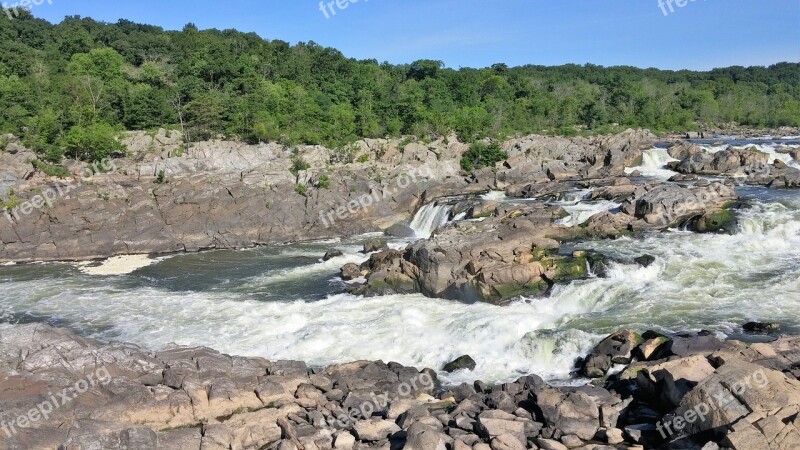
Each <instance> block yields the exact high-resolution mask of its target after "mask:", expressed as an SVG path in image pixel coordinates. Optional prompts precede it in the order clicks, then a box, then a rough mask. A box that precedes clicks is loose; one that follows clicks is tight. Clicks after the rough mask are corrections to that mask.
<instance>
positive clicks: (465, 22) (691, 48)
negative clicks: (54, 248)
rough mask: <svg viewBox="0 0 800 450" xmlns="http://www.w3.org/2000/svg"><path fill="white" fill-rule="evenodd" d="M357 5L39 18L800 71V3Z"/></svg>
mask: <svg viewBox="0 0 800 450" xmlns="http://www.w3.org/2000/svg"><path fill="white" fill-rule="evenodd" d="M5 1H7V2H8V1H9V0H5ZM16 1H17V0H11V2H10V3H13V2H16ZM329 1H330V0H325V2H326V3H327V2H329ZM352 1H353V0H347V1H345V0H339V2H340V4H343V5H347V8H346V9H340V8H338V7H337V6H336V4H335V3H333V4H332V8H333V10H334V11H335V12H336V14H335V15H333V14H332V12H331V9H330V8H329V7H325V12H324V13H323V12H322V11H321V10H320V2H319V0H217V1H211V0H44V3H43V4H41V5H39V6H34V7H33V9H32V12H33V14H34V15H36V16H38V17H42V18H44V19H47V20H49V21H51V22H59V21H61V19H63V18H64V16H66V15H80V16H88V17H92V18H94V19H97V20H102V21H106V22H116V21H117V20H118V19H120V18H125V19H129V20H132V21H134V22H140V23H147V24H152V25H158V26H161V27H164V28H166V29H178V30H179V29H181V28H183V25H184V24H186V23H188V22H193V23H195V24H196V25H197V26H198V27H199V28H201V29H205V28H219V29H226V28H235V29H237V30H240V31H246V32H250V31H254V32H256V33H258V34H259V35H260V36H262V37H265V38H268V39H281V40H284V41H288V42H291V43H296V42H298V41H315V42H316V43H318V44H321V45H324V46H330V47H335V48H337V49H339V50H341V51H342V52H343V53H344V54H345V55H346V56H349V57H354V58H359V59H377V60H378V61H389V62H391V63H407V62H412V61H414V60H417V59H437V60H442V61H444V63H445V64H446V65H447V66H449V67H454V68H458V67H485V66H489V65H491V64H494V63H499V62H503V63H506V64H508V65H512V66H516V65H522V64H541V65H558V64H565V63H577V64H584V63H593V64H599V65H605V66H610V65H632V66H638V67H658V68H664V69H682V68H687V69H710V68H713V67H722V66H731V65H769V64H773V63H776V62H780V61H792V62H800V0H670V1H669V3H671V4H672V7H671V8H670V6H669V5H668V4H667V0H661V1H662V2H663V8H662V7H661V6H659V0H359V1H358V2H356V3H351V2H352ZM678 2H680V3H681V4H683V6H679V5H678V4H677V3H678ZM665 12H666V14H665ZM326 14H327V18H326Z"/></svg>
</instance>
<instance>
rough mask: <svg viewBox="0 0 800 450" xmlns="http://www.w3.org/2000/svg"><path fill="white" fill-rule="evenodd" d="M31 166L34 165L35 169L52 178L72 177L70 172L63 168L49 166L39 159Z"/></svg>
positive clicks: (53, 165)
mask: <svg viewBox="0 0 800 450" xmlns="http://www.w3.org/2000/svg"><path fill="white" fill-rule="evenodd" d="M31 164H33V168H34V169H36V170H38V171H39V172H42V173H43V174H45V175H47V176H50V177H58V178H67V177H69V176H70V173H69V170H67V169H66V168H65V167H63V166H58V165H55V164H47V163H46V162H44V161H42V160H39V159H34V160H33V161H31Z"/></svg>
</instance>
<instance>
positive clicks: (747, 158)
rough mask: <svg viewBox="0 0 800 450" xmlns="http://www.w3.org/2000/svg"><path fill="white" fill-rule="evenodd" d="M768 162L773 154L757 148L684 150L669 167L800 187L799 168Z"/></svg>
mask: <svg viewBox="0 0 800 450" xmlns="http://www.w3.org/2000/svg"><path fill="white" fill-rule="evenodd" d="M682 154H683V153H682ZM769 161H770V156H769V155H768V154H766V153H763V152H761V151H759V150H758V149H757V148H755V147H751V148H748V149H737V148H728V149H726V150H722V151H719V152H716V153H706V152H700V153H691V152H689V153H685V156H684V157H683V158H682V160H681V161H677V162H673V163H670V167H671V168H672V169H673V170H675V171H677V172H679V173H681V174H687V175H694V174H698V175H719V176H728V177H732V178H735V179H736V180H737V181H739V182H742V183H745V184H750V185H757V186H768V187H774V188H793V187H800V170H798V169H796V168H794V167H791V166H788V165H786V164H785V163H784V162H783V161H781V160H775V161H774V162H773V163H770V162H769Z"/></svg>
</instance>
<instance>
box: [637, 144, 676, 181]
mask: <svg viewBox="0 0 800 450" xmlns="http://www.w3.org/2000/svg"><path fill="white" fill-rule="evenodd" d="M671 161H677V159H675V158H673V157H671V156H669V153H667V151H666V150H665V149H663V148H654V149H650V150H645V151H643V152H642V165H641V166H637V167H628V168H626V169H625V172H626V173H628V174H631V173H633V172H634V171H637V170H638V171H639V173H641V174H642V175H643V176H646V177H655V178H660V179H663V180H668V179H669V178H670V177H672V176H673V175H675V174H676V172H673V171H671V170H669V169H667V164H668V163H670V162H671Z"/></svg>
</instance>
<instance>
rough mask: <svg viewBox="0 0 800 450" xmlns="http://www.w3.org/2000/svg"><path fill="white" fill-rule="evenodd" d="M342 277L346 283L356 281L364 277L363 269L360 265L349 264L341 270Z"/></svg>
mask: <svg viewBox="0 0 800 450" xmlns="http://www.w3.org/2000/svg"><path fill="white" fill-rule="evenodd" d="M340 273H341V277H342V279H343V280H345V281H350V280H355V279H356V278H359V277H361V276H362V273H361V268H360V267H358V264H355V263H347V264H345V265H344V266H342V268H341V270H340Z"/></svg>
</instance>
